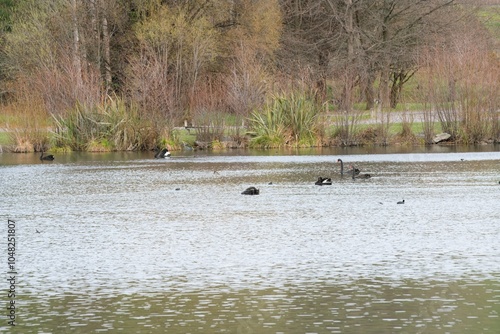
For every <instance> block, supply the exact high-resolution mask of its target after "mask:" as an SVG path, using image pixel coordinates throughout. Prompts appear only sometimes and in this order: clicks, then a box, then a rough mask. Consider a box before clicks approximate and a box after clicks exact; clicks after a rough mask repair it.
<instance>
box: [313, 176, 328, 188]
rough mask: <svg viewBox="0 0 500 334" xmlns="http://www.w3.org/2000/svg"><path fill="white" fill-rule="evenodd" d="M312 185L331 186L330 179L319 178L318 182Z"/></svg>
mask: <svg viewBox="0 0 500 334" xmlns="http://www.w3.org/2000/svg"><path fill="white" fill-rule="evenodd" d="M314 184H315V185H317V186H331V185H332V179H330V178H326V177H321V176H320V177H318V181H316V182H315V183H314Z"/></svg>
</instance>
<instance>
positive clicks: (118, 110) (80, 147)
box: [53, 98, 157, 151]
mask: <svg viewBox="0 0 500 334" xmlns="http://www.w3.org/2000/svg"><path fill="white" fill-rule="evenodd" d="M53 117H54V121H55V124H56V131H55V132H54V136H55V139H56V145H57V146H68V147H70V148H71V149H72V150H74V151H111V150H119V151H124V150H141V149H147V148H149V147H152V146H154V143H155V141H156V137H157V135H156V132H155V131H154V129H153V127H152V126H151V125H150V124H149V122H148V121H146V120H143V119H142V118H141V117H140V115H139V112H138V110H137V108H134V107H127V106H126V105H125V103H124V102H123V100H121V99H118V98H117V99H111V98H109V99H108V100H107V101H106V102H105V103H104V104H103V105H102V106H99V107H91V108H87V107H86V106H84V105H81V104H77V106H76V107H75V108H74V109H73V110H71V111H70V112H69V113H68V114H67V115H66V116H53Z"/></svg>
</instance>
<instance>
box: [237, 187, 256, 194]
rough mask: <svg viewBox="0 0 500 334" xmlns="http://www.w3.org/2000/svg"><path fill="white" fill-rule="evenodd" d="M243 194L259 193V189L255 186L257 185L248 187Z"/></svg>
mask: <svg viewBox="0 0 500 334" xmlns="http://www.w3.org/2000/svg"><path fill="white" fill-rule="evenodd" d="M241 194H242V195H258V194H259V189H257V188H255V187H248V188H246V189H245V190H244V191H243V192H242V193H241Z"/></svg>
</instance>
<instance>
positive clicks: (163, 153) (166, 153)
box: [155, 148, 170, 159]
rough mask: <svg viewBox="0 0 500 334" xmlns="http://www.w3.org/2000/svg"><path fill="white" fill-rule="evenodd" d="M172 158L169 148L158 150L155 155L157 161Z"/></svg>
mask: <svg viewBox="0 0 500 334" xmlns="http://www.w3.org/2000/svg"><path fill="white" fill-rule="evenodd" d="M168 157H170V152H169V151H168V149H167V148H164V149H163V150H161V151H160V150H156V154H155V159H163V158H168Z"/></svg>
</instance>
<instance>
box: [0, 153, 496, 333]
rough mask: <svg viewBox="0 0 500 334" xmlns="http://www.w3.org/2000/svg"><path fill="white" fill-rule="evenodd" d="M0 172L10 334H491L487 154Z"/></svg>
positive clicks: (91, 160) (191, 161) (17, 162)
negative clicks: (327, 182) (321, 182)
mask: <svg viewBox="0 0 500 334" xmlns="http://www.w3.org/2000/svg"><path fill="white" fill-rule="evenodd" d="M338 158H342V159H343V160H344V163H345V168H347V165H349V164H354V165H355V166H356V167H358V168H360V169H361V170H362V172H363V173H369V174H371V175H372V178H371V179H368V180H355V181H353V180H352V178H350V177H349V176H344V177H341V176H340V173H339V171H340V165H339V164H338V163H336V161H337V159H338ZM0 163H1V166H0V184H1V189H2V206H1V210H2V211H1V218H2V220H3V222H4V224H2V228H1V229H0V233H1V234H2V237H1V240H2V245H3V246H2V249H4V250H5V249H6V248H7V245H6V244H7V220H8V219H11V220H14V221H15V222H16V263H15V265H16V269H17V271H18V277H17V279H18V281H17V285H16V305H17V309H16V316H17V318H16V322H17V326H16V331H18V332H20V333H21V332H22V333H45V332H47V333H70V332H75V333H88V332H110V333H115V332H122V333H165V332H168V333H401V332H406V333H448V332H449V333H479V332H483V333H498V332H500V315H499V313H500V241H499V240H500V205H499V203H500V184H499V181H500V152H499V151H498V150H496V151H495V150H494V151H490V152H455V153H406V154H361V153H360V154H349V155H330V154H324V153H323V154H307V153H306V154H292V155H290V154H288V155H270V154H244V155H239V154H228V155H210V154H207V153H199V152H197V153H191V154H183V153H178V154H174V155H173V157H172V158H170V159H167V160H154V159H150V157H149V155H145V154H142V155H141V154H108V155H106V154H101V155H91V154H87V155H77V154H74V155H70V154H68V155H60V156H57V157H56V160H55V161H54V162H44V163H41V162H40V161H39V160H38V159H37V156H34V155H33V156H31V155H23V156H21V155H9V154H5V153H4V154H0ZM318 176H323V177H331V178H332V181H333V185H331V186H316V185H314V182H315V181H316V179H317V178H318ZM249 186H255V187H257V188H259V189H260V195H258V196H244V195H241V194H240V193H241V192H242V191H243V190H244V189H245V188H247V187H249ZM403 199H404V200H405V204H404V205H398V204H396V202H398V201H400V200H403ZM37 231H39V232H40V233H37ZM3 256H4V258H5V260H4V261H3V262H4V263H6V262H7V257H8V255H7V252H6V251H4V255H3ZM5 267H6V265H5ZM4 273H5V274H4V277H6V276H7V268H6V269H5V270H4ZM7 289H8V286H7V285H5V288H4V290H7ZM4 300H7V297H5V296H4ZM5 313H6V311H5ZM3 318H6V317H3ZM0 331H4V332H5V331H7V332H8V331H12V332H14V331H13V330H12V328H11V327H9V326H8V325H7V321H6V320H5V321H3V322H2V323H0Z"/></svg>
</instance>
